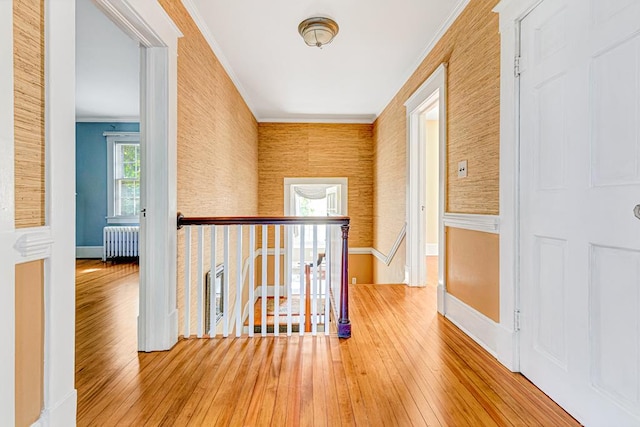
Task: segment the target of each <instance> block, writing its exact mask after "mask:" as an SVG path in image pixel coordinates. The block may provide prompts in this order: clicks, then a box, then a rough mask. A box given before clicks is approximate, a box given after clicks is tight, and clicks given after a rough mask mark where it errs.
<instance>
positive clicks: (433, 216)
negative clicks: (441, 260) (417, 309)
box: [423, 99, 440, 287]
mask: <svg viewBox="0 0 640 427" xmlns="http://www.w3.org/2000/svg"><path fill="white" fill-rule="evenodd" d="M439 113H440V105H439V100H438V99H436V100H435V101H434V103H433V104H432V105H431V106H428V107H427V110H426V111H425V112H424V113H423V118H424V120H425V137H426V139H425V142H424V143H425V154H426V164H425V168H426V170H425V179H426V183H425V190H426V194H425V204H424V206H425V221H426V224H425V231H426V236H425V239H426V244H425V255H426V269H427V270H426V282H425V283H426V284H427V286H433V287H437V286H438V256H439V252H440V251H439V247H440V245H439V242H440V215H439V212H440V185H439V184H440V181H439V176H440V138H439V132H440V114H439Z"/></svg>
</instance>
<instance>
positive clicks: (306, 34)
mask: <svg viewBox="0 0 640 427" xmlns="http://www.w3.org/2000/svg"><path fill="white" fill-rule="evenodd" d="M338 30H339V28H338V24H336V21H334V20H333V19H330V18H323V17H314V18H309V19H305V20H304V21H302V22H301V23H300V25H298V32H299V33H300V35H301V36H302V38H303V39H304V42H305V43H306V44H307V45H308V46H317V47H320V48H321V47H322V46H324V45H325V44H329V43H331V42H332V41H333V38H334V37H335V36H336V34H338Z"/></svg>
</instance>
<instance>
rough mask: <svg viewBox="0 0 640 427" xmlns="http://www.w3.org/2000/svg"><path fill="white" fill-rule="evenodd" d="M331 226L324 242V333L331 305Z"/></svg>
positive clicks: (327, 228) (327, 324)
mask: <svg viewBox="0 0 640 427" xmlns="http://www.w3.org/2000/svg"><path fill="white" fill-rule="evenodd" d="M332 227H333V226H331V225H327V227H326V230H327V237H326V240H325V243H324V246H325V247H324V261H325V263H326V264H325V271H324V334H325V335H329V329H330V328H329V323H330V322H329V319H330V316H329V309H330V305H331V300H330V299H329V294H330V291H329V286H330V284H331V228H332Z"/></svg>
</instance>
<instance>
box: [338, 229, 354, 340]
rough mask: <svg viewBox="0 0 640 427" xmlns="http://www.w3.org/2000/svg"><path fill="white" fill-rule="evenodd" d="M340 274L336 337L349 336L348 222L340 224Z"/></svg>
mask: <svg viewBox="0 0 640 427" xmlns="http://www.w3.org/2000/svg"><path fill="white" fill-rule="evenodd" d="M340 228H341V229H342V275H341V277H340V280H341V283H340V288H341V290H340V319H338V337H339V338H350V337H351V321H350V320H349V224H345V225H342V226H341V227H340Z"/></svg>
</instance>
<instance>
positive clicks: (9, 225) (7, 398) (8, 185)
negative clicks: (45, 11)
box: [0, 1, 16, 426]
mask: <svg viewBox="0 0 640 427" xmlns="http://www.w3.org/2000/svg"><path fill="white" fill-rule="evenodd" d="M0 75H1V76H2V78H0V182H2V185H0V283H1V285H0V342H2V343H3V348H2V350H0V414H2V422H3V423H4V424H6V425H9V426H12V425H14V424H15V406H16V405H15V342H16V339H15V321H16V319H15V264H14V256H15V253H14V250H13V243H14V241H15V239H14V238H15V235H14V230H15V224H14V213H15V193H14V191H15V185H14V182H15V176H14V166H15V163H14V149H15V148H14V144H13V139H14V135H13V131H14V123H13V119H14V112H13V101H14V98H13V96H14V83H13V1H0Z"/></svg>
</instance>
